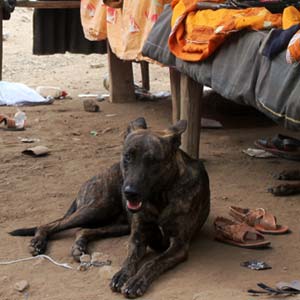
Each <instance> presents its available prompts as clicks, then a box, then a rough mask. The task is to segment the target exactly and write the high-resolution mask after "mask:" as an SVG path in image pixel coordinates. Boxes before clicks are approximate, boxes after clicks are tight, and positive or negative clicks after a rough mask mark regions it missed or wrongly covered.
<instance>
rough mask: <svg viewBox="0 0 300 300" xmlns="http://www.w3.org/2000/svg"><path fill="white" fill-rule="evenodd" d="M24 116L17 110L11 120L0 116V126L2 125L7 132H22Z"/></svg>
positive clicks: (24, 121)
mask: <svg viewBox="0 0 300 300" xmlns="http://www.w3.org/2000/svg"><path fill="white" fill-rule="evenodd" d="M26 119H27V117H26V114H25V113H24V112H23V111H20V110H18V111H17V112H16V114H15V115H14V117H13V118H10V117H8V116H6V115H2V114H0V124H1V123H4V124H5V125H6V127H7V129H9V130H24V129H25V123H26Z"/></svg>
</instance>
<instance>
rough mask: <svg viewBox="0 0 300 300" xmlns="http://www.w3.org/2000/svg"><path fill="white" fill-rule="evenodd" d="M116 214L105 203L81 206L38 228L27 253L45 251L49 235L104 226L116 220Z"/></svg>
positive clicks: (36, 253) (35, 253)
mask: <svg viewBox="0 0 300 300" xmlns="http://www.w3.org/2000/svg"><path fill="white" fill-rule="evenodd" d="M112 212H114V213H112ZM118 214H120V212H117V211H113V210H112V208H111V205H107V203H106V204H103V205H99V206H98V207H92V206H82V207H80V208H78V210H76V211H75V212H74V213H72V214H66V215H65V216H64V217H63V218H61V219H58V220H56V221H53V222H51V223H48V224H46V225H42V226H40V227H38V228H37V230H36V232H35V235H34V238H33V239H32V240H31V242H30V245H29V251H30V253H31V254H32V255H38V254H42V253H44V252H45V251H46V247H47V242H48V238H49V237H50V236H51V235H53V234H55V233H58V232H60V231H63V230H67V229H71V228H76V227H93V226H97V225H98V226H104V225H106V224H108V223H109V222H111V221H112V220H113V219H114V218H117V216H118Z"/></svg>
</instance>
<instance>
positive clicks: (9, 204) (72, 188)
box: [0, 8, 300, 300]
mask: <svg viewBox="0 0 300 300" xmlns="http://www.w3.org/2000/svg"><path fill="white" fill-rule="evenodd" d="M31 15H32V11H31V10H28V9H20V8H19V9H17V10H16V11H15V12H14V14H13V16H12V19H11V20H10V21H6V22H4V32H6V33H8V34H9V37H8V40H7V41H5V42H4V72H3V73H4V74H3V79H4V80H7V81H14V82H22V83H25V84H27V85H29V86H31V87H36V86H38V85H54V86H60V87H61V88H63V89H65V90H66V91H68V93H69V94H70V95H71V96H72V99H71V100H57V101H55V102H54V103H53V104H52V105H49V106H36V107H24V108H22V110H24V111H25V112H26V114H27V116H28V123H27V124H28V127H27V129H26V130H25V131H22V132H11V131H5V130H0V161H1V170H2V171H1V173H0V192H1V200H0V240H1V242H0V261H7V260H14V259H18V258H24V257H28V256H29V254H28V251H27V244H28V242H29V240H30V238H16V237H11V236H9V235H8V234H7V232H8V231H10V230H12V229H16V228H19V227H24V226H33V225H37V224H42V223H45V222H48V221H51V220H53V219H56V218H58V217H60V216H62V214H63V213H64V212H65V211H66V209H67V208H68V207H69V205H70V203H71V201H72V200H73V199H74V197H75V195H76V193H77V191H78V190H79V187H80V186H81V184H82V183H83V182H84V181H85V180H86V179H88V178H89V177H91V176H92V175H94V174H96V173H98V172H99V171H101V170H102V169H104V168H105V167H107V166H109V165H111V164H112V163H113V162H116V161H118V159H119V155H120V151H121V143H122V132H123V130H124V129H125V128H126V125H127V124H128V122H129V121H130V120H132V119H134V118H136V117H139V116H144V117H145V118H146V120H147V121H148V124H150V126H151V127H153V128H163V127H166V126H168V125H169V124H170V123H171V103H170V101H167V100H164V101H158V102H155V103H154V102H136V103H129V104H111V103H108V102H102V103H100V105H101V112H99V113H87V112H85V111H84V110H83V106H82V102H81V100H80V99H79V98H78V94H81V93H88V92H90V93H95V92H96V93H104V92H106V91H105V90H104V88H103V86H102V80H103V76H104V75H105V74H106V72H107V61H106V56H105V55H102V56H99V55H89V56H84V55H71V54H66V55H54V56H43V57H37V56H32V54H31V47H32V40H31V37H32V30H31V26H32V22H31ZM24 37H25V38H24ZM95 63H96V64H97V63H99V64H102V65H103V66H102V67H101V68H92V67H91V65H93V64H95ZM137 71H138V69H137V67H135V72H136V73H138V72H137ZM138 80H139V77H138V75H137V81H138ZM151 87H152V90H153V91H161V90H169V83H168V71H167V69H164V68H160V67H158V66H151ZM15 111H16V108H14V107H1V112H3V113H7V114H11V115H13V114H14V113H15ZM110 115H113V116H110ZM222 118H223V121H224V125H225V126H224V128H223V129H219V130H209V129H203V131H202V135H201V150H200V152H201V158H202V159H204V160H205V165H206V167H207V170H208V173H209V177H210V182H211V201H212V209H211V214H210V217H209V219H208V221H207V223H206V225H205V226H204V228H203V230H202V231H201V232H200V233H199V235H198V236H197V237H196V238H195V240H194V242H193V244H192V246H191V250H190V256H189V259H188V261H187V262H185V263H183V264H181V265H180V266H178V267H176V268H175V269H174V270H172V271H170V272H168V273H166V274H165V275H163V276H161V277H160V278H159V279H158V280H157V281H156V282H155V283H154V284H153V285H152V286H151V288H150V289H149V291H148V292H147V293H146V295H145V296H144V297H142V299H147V300H164V299H168V300H175V299H190V300H192V299H193V300H196V299H197V300H202V299H209V300H213V299H233V300H234V299H254V297H250V296H249V295H247V289H249V288H255V287H256V283H258V282H264V283H267V284H270V285H272V286H274V285H275V283H276V282H278V281H283V280H284V281H290V280H294V279H300V278H299V269H300V256H299V252H300V242H299V230H300V225H299V210H300V203H299V197H298V196H293V197H283V198H276V197H273V196H272V195H271V194H269V193H267V188H268V187H269V186H270V185H274V184H276V183H277V181H276V180H275V179H274V178H273V177H272V175H273V174H274V173H276V172H279V171H281V170H283V169H290V168H296V167H299V164H298V163H297V162H292V161H286V160H283V159H279V158H275V159H253V158H250V157H248V156H246V155H245V154H243V153H242V150H243V149H246V148H248V147H252V145H253V141H254V140H256V139H257V138H260V137H263V136H273V135H274V134H276V133H279V132H281V133H287V134H290V135H291V134H292V135H294V136H296V137H297V136H298V137H299V135H298V134H296V133H293V132H290V131H286V130H283V129H282V128H280V127H277V126H275V125H273V124H272V123H270V122H266V121H265V119H262V118H261V117H258V116H255V117H254V116H251V117H249V116H248V117H247V116H242V117H238V116H236V117H232V116H230V117H229V118H228V119H229V120H230V122H226V116H222ZM92 130H95V131H97V132H98V135H97V136H92V135H91V134H90V131H92ZM19 137H32V138H39V139H40V142H39V144H41V145H45V146H47V147H49V148H50V150H51V153H50V155H49V156H47V157H41V158H32V157H29V156H24V155H22V154H21V152H22V150H24V149H25V148H26V147H27V145H25V144H22V143H21V142H20V139H19ZM230 205H236V206H241V207H251V208H255V207H264V208H266V209H269V210H270V211H271V212H273V213H274V214H275V215H276V216H277V218H278V221H279V223H281V224H286V225H288V226H290V228H291V230H292V233H291V234H288V235H281V236H267V238H268V239H269V240H270V241H271V242H272V248H271V249H268V250H260V251H258V250H245V249H241V248H236V247H232V246H230V245H226V244H221V243H219V242H216V241H215V240H214V230H213V226H212V223H213V220H214V218H215V217H216V216H219V215H223V216H227V215H228V207H229V206H230ZM62 237H63V238H62ZM127 239H128V237H122V238H114V239H106V240H102V241H97V242H94V243H92V244H91V247H90V250H91V251H101V252H103V253H104V254H107V255H108V256H109V257H110V259H111V260H112V269H113V270H114V271H116V270H118V268H119V267H120V265H121V263H122V261H123V260H124V258H125V256H126V244H127ZM72 241H73V235H72V233H69V234H65V235H63V236H60V237H59V238H57V239H56V240H54V241H51V242H50V244H49V248H48V251H47V254H49V255H51V257H53V258H54V259H56V260H57V261H59V262H67V263H69V264H70V265H71V266H72V267H73V270H66V269H63V268H60V267H57V266H55V265H53V264H51V263H50V262H48V261H28V262H21V263H17V264H12V265H9V266H1V265H0V299H1V300H15V299H16V300H17V299H30V300H42V299H43V300H50V299H51V300H71V299H72V300H79V299H86V300H96V299H102V300H106V299H114V300H119V299H122V298H123V297H122V296H121V295H118V294H113V293H112V292H111V291H110V289H109V287H108V284H109V277H110V276H109V275H107V274H106V275H105V274H104V275H103V272H102V271H101V269H100V268H92V269H90V270H88V271H86V272H79V271H77V270H76V268H77V266H78V264H77V263H75V262H73V260H72V258H71V257H70V247H71V245H72ZM250 259H258V260H264V261H266V262H267V263H269V264H270V265H271V266H272V269H271V270H266V271H259V272H257V271H252V270H249V269H246V268H242V267H241V266H240V263H241V262H243V261H246V260H250ZM23 279H25V280H27V281H28V282H29V284H30V288H29V290H28V294H21V293H19V292H17V291H15V290H14V288H13V287H14V284H15V283H16V282H18V281H20V280H23ZM294 299H295V298H294ZM299 299H300V298H299Z"/></svg>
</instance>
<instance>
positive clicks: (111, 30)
mask: <svg viewBox="0 0 300 300" xmlns="http://www.w3.org/2000/svg"><path fill="white" fill-rule="evenodd" d="M168 2H169V0H140V1H133V0H124V2H123V8H122V9H120V8H111V7H108V6H106V5H105V4H103V1H102V0H81V23H82V26H83V30H84V34H85V37H86V38H87V39H89V40H93V41H98V40H104V39H108V41H109V44H110V46H111V49H112V51H113V52H114V53H115V54H116V55H117V56H118V57H119V58H120V59H124V60H141V59H143V57H142V54H141V51H142V47H143V45H144V42H145V40H146V38H147V36H148V34H149V32H150V31H151V29H152V26H153V24H154V23H155V21H156V20H157V18H158V16H159V15H160V14H161V12H162V10H163V6H164V4H166V3H168Z"/></svg>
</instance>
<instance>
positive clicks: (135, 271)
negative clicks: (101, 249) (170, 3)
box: [11, 118, 210, 298]
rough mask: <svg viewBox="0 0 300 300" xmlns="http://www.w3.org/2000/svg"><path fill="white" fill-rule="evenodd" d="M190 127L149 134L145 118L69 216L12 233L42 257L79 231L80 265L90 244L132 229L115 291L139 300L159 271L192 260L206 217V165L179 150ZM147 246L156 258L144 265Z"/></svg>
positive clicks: (76, 248)
mask: <svg viewBox="0 0 300 300" xmlns="http://www.w3.org/2000/svg"><path fill="white" fill-rule="evenodd" d="M186 125H187V123H186V121H183V120H181V121H179V122H178V123H177V124H175V125H174V126H172V127H170V128H169V129H166V130H163V131H151V130H149V129H147V126H146V122H145V120H144V119H143V118H139V119H137V120H135V121H133V122H131V124H130V125H129V127H128V130H127V135H126V138H125V142H124V149H123V153H122V157H121V162H120V163H116V164H114V165H113V166H112V167H111V168H109V169H108V170H107V171H106V172H103V173H102V174H100V175H97V176H95V177H93V178H91V179H90V180H89V181H87V182H86V183H85V184H84V185H83V186H82V188H81V189H80V191H79V193H78V196H77V198H76V200H75V201H74V202H73V204H72V205H71V207H70V209H69V210H68V212H67V213H66V214H65V216H64V217H62V218H61V219H59V220H56V221H54V222H51V223H49V224H46V225H42V226H40V227H35V228H28V229H18V230H15V231H13V232H11V234H12V235H20V236H22V235H23V236H25V235H34V238H33V239H32V240H31V242H30V251H31V253H32V254H33V255H37V254H40V253H43V252H44V251H45V250H46V245H47V240H48V238H49V237H50V236H51V235H52V234H54V233H57V232H59V231H62V230H65V229H70V228H73V227H81V228H82V229H81V230H80V231H79V232H78V233H77V236H76V240H75V243H74V245H73V247H72V255H73V257H74V258H75V259H76V260H78V259H79V257H80V255H81V254H83V253H85V252H87V244H88V242H89V241H91V240H92V239H96V238H104V237H113V236H121V235H125V234H128V233H129V232H130V231H131V237H130V243H129V251H128V252H129V253H128V257H127V258H126V260H125V262H124V264H123V266H122V268H121V270H120V271H119V272H117V273H116V274H115V275H114V277H113V278H112V281H111V284H110V286H111V289H112V290H113V291H114V292H121V293H123V294H124V295H125V297H128V298H135V297H138V296H142V295H143V294H144V293H145V291H146V290H147V288H148V287H149V285H150V284H151V283H152V281H153V280H154V279H155V278H157V277H158V276H159V275H160V274H161V273H163V272H165V271H166V270H168V269H171V268H173V267H174V266H175V265H177V264H178V263H180V262H183V261H184V260H186V259H187V256H188V249H189V245H190V241H191V238H192V236H193V235H194V233H195V231H196V230H197V229H199V228H200V227H201V226H202V225H203V224H204V222H205V220H206V219H207V217H208V214H209V207H210V190H209V180H208V176H207V173H206V171H205V168H204V166H203V164H202V162H200V161H199V160H194V159H192V158H191V157H189V156H188V155H187V154H186V153H184V152H183V151H182V150H180V149H179V146H180V141H181V134H182V133H183V132H184V131H185V129H186ZM147 247H150V248H151V249H153V250H155V251H156V252H157V253H156V255H155V256H154V257H152V258H151V259H148V260H146V261H145V260H144V258H145V255H146V249H147Z"/></svg>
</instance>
